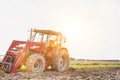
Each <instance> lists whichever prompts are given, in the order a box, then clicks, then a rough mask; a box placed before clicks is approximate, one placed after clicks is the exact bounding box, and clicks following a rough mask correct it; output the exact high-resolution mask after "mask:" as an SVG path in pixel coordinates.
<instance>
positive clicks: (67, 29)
mask: <svg viewBox="0 0 120 80" xmlns="http://www.w3.org/2000/svg"><path fill="white" fill-rule="evenodd" d="M80 27H81V26H80V22H79V21H78V20H75V19H68V20H66V21H65V23H64V30H63V33H64V35H65V36H66V37H67V38H69V39H71V38H75V37H79V35H80V34H81V29H80Z"/></svg>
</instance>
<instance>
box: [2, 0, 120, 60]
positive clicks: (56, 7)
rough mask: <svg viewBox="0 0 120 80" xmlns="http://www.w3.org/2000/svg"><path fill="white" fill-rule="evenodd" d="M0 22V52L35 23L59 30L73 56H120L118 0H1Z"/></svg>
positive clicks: (24, 35)
mask: <svg viewBox="0 0 120 80" xmlns="http://www.w3.org/2000/svg"><path fill="white" fill-rule="evenodd" d="M0 26H1V27H0V28H1V29H0V37H1V39H0V52H1V53H0V54H5V53H6V51H7V49H8V47H9V45H10V44H11V42H12V40H27V38H28V35H29V33H28V29H30V28H32V27H36V28H39V29H51V30H57V31H60V32H62V33H63V34H64V35H65V36H66V37H67V43H66V46H67V47H68V49H69V53H70V56H72V57H75V58H82V59H120V0H0Z"/></svg>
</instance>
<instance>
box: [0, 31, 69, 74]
mask: <svg viewBox="0 0 120 80" xmlns="http://www.w3.org/2000/svg"><path fill="white" fill-rule="evenodd" d="M65 42H66V39H65V37H64V36H63V35H62V34H61V33H60V32H56V31H52V30H39V29H31V31H30V37H29V39H28V41H18V40H13V42H12V44H11V45H10V47H9V49H8V51H7V52H6V55H5V57H4V58H3V60H2V62H0V68H1V69H2V70H4V71H5V72H8V73H12V72H16V70H17V69H20V67H21V66H22V65H24V66H25V67H26V70H27V71H31V72H43V71H44V70H46V69H48V67H51V69H53V70H56V71H64V70H66V69H67V68H68V66H69V54H68V50H67V48H65V47H64V46H63V44H64V43H65Z"/></svg>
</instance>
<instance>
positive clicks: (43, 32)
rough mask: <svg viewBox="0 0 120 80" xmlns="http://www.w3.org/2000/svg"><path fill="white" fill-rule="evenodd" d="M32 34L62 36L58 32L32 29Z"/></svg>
mask: <svg viewBox="0 0 120 80" xmlns="http://www.w3.org/2000/svg"><path fill="white" fill-rule="evenodd" d="M33 32H35V33H41V34H46V35H62V34H61V33H60V32H56V31H52V30H39V29H34V30H33Z"/></svg>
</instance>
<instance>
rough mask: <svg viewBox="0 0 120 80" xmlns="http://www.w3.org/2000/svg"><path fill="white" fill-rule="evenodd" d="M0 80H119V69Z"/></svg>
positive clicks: (22, 74)
mask: <svg viewBox="0 0 120 80" xmlns="http://www.w3.org/2000/svg"><path fill="white" fill-rule="evenodd" d="M0 80H120V67H114V68H83V69H74V68H69V69H68V70H66V71H63V72H56V71H44V72H42V73H31V72H16V73H11V74H7V73H5V74H2V75H0Z"/></svg>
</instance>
